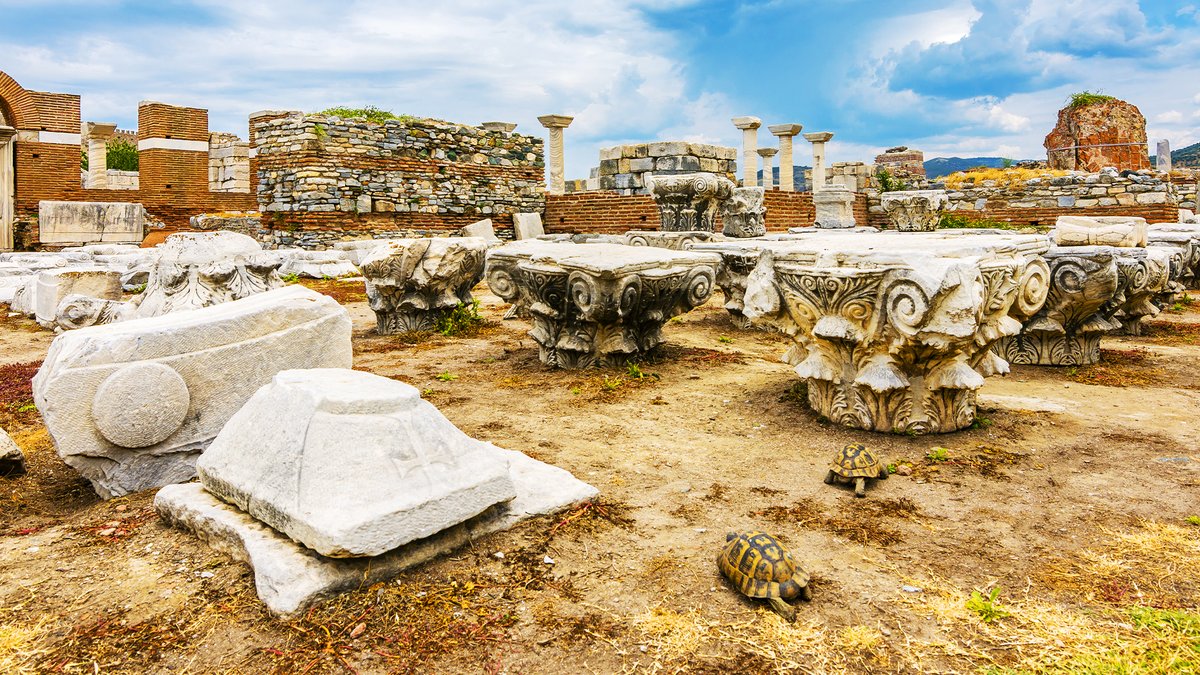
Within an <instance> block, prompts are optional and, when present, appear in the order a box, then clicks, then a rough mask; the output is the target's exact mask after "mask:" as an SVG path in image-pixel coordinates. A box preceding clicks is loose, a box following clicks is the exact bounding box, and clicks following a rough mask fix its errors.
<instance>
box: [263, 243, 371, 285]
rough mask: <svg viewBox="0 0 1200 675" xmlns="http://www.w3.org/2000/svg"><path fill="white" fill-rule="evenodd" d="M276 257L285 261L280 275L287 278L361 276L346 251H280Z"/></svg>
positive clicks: (281, 266)
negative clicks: (291, 276)
mask: <svg viewBox="0 0 1200 675" xmlns="http://www.w3.org/2000/svg"><path fill="white" fill-rule="evenodd" d="M372 250H374V249H372ZM275 255H276V256H278V258H279V259H281V260H282V261H283V263H282V264H281V265H280V266H279V274H280V275H282V276H285V277H286V276H290V275H293V274H294V275H296V276H300V277H308V278H309V279H327V278H328V279H337V278H339V277H353V276H358V274H359V271H358V268H357V267H355V266H354V263H352V262H350V257H349V256H348V255H346V252H345V251H329V250H326V251H303V250H299V249H278V250H276V251H275Z"/></svg>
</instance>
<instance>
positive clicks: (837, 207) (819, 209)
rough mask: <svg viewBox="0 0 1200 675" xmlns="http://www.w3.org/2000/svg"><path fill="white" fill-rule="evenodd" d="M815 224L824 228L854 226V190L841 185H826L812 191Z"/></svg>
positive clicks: (839, 228) (838, 228)
mask: <svg viewBox="0 0 1200 675" xmlns="http://www.w3.org/2000/svg"><path fill="white" fill-rule="evenodd" d="M812 197H813V207H814V208H815V209H816V214H817V215H816V220H815V223H816V226H817V227H819V228H821V229H826V230H845V229H849V228H853V227H854V226H855V224H856V223H855V221H854V192H853V191H851V190H850V189H849V188H847V187H845V186H843V185H827V186H825V187H822V188H821V189H820V190H819V191H817V192H814V193H812Z"/></svg>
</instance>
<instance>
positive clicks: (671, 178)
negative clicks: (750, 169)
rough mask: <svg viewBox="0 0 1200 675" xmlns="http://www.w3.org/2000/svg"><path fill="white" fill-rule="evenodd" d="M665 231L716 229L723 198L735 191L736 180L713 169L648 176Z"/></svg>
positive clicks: (649, 186)
mask: <svg viewBox="0 0 1200 675" xmlns="http://www.w3.org/2000/svg"><path fill="white" fill-rule="evenodd" d="M647 183H648V184H647V186H646V187H647V188H648V189H649V190H650V196H652V197H654V201H655V203H656V204H658V212H659V215H660V218H661V221H662V224H661V227H660V229H661V230H662V231H664V232H685V231H689V230H703V231H705V232H712V231H713V224H714V222H715V221H716V218H717V209H718V205H719V204H720V202H722V201H724V200H726V199H729V198H730V197H731V196H732V195H733V190H734V187H735V186H734V184H733V181H731V180H729V179H728V178H724V177H722V176H718V175H716V174H712V173H681V174H674V175H665V176H653V177H651V178H648V179H647Z"/></svg>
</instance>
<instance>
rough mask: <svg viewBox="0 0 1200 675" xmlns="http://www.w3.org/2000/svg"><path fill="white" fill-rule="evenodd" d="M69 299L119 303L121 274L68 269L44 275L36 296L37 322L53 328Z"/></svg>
mask: <svg viewBox="0 0 1200 675" xmlns="http://www.w3.org/2000/svg"><path fill="white" fill-rule="evenodd" d="M69 295H87V296H91V297H94V298H100V299H102V300H119V299H120V298H121V273H120V272H116V271H113V270H110V269H107V268H104V267H67V268H61V269H56V270H48V271H45V272H41V273H40V274H38V277H37V292H36V295H35V296H34V303H35V306H34V316H35V318H36V319H37V322H38V323H39V324H41V325H42V326H45V327H47V328H50V327H53V326H54V323H55V319H56V318H57V316H58V306H59V304H60V303H61V302H62V301H63V300H64V299H65V298H66V297H67V296H69Z"/></svg>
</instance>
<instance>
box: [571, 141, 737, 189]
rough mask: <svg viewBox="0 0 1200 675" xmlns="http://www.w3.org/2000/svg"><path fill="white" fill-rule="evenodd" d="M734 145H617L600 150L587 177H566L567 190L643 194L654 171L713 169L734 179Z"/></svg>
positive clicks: (678, 143) (665, 172)
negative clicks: (598, 158)
mask: <svg viewBox="0 0 1200 675" xmlns="http://www.w3.org/2000/svg"><path fill="white" fill-rule="evenodd" d="M737 152H738V151H737V148H728V147H724V146H719V145H707V144H705V143H688V142H686V141H657V142H654V143H636V144H631V145H618V146H615V147H611V148H603V149H601V150H600V166H599V167H596V168H594V169H592V171H591V174H592V175H591V177H590V178H588V179H586V180H574V181H567V184H566V190H567V192H584V191H593V190H612V191H615V192H616V193H617V194H620V195H646V194H649V192H648V191H647V190H646V178H647V177H648V176H650V175H653V174H667V175H669V174H681V173H697V172H705V173H715V174H717V175H719V176H724V177H725V178H728V179H729V180H731V181H734V182H735V183H736V182H737Z"/></svg>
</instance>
